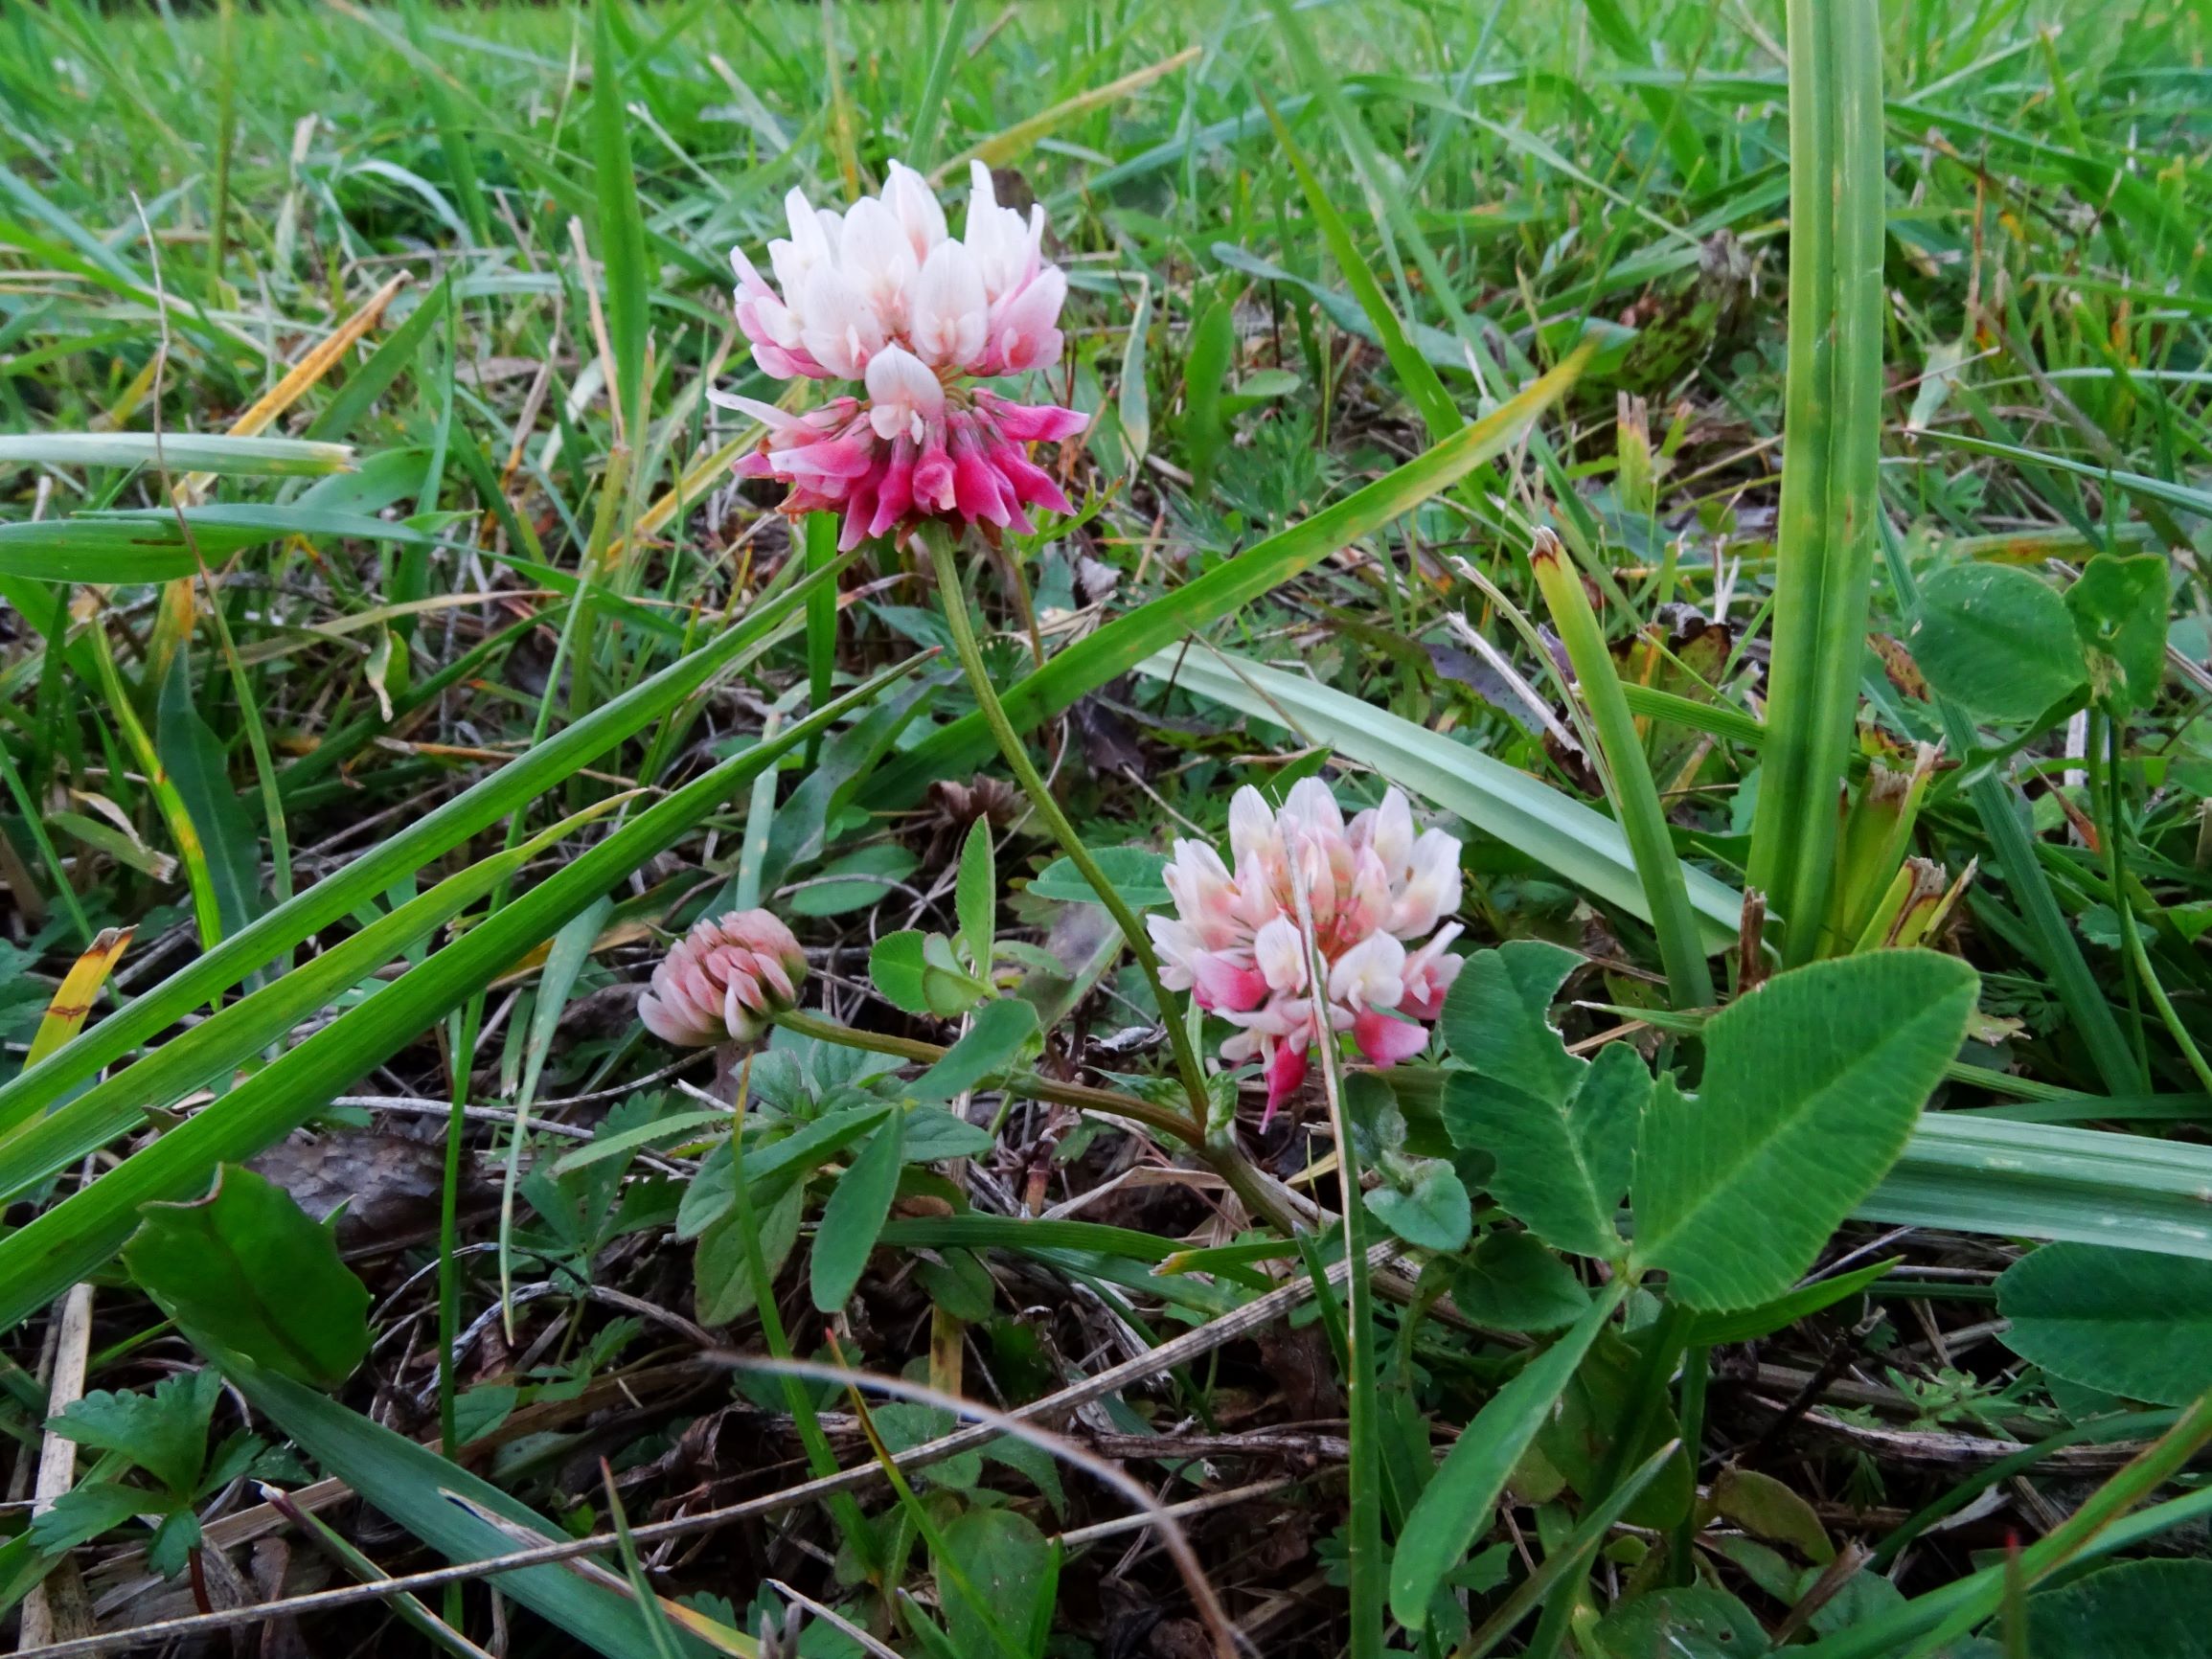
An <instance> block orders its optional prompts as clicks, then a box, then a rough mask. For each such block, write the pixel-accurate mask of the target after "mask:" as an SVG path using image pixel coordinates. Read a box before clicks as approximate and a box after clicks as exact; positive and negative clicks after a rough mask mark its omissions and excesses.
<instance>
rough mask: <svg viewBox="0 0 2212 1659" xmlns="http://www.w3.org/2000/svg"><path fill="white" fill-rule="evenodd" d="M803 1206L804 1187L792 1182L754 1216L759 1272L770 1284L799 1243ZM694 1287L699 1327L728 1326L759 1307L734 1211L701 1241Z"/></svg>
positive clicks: (694, 1260)
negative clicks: (758, 1247) (764, 1273)
mask: <svg viewBox="0 0 2212 1659" xmlns="http://www.w3.org/2000/svg"><path fill="white" fill-rule="evenodd" d="M806 1200H807V1189H806V1187H805V1185H804V1184H803V1183H797V1182H795V1183H793V1184H792V1185H791V1187H790V1188H789V1189H788V1190H787V1191H786V1193H784V1195H783V1196H782V1197H780V1198H778V1199H777V1200H776V1201H775V1202H774V1203H773V1204H771V1205H769V1206H768V1207H767V1209H766V1210H765V1211H761V1210H759V1209H755V1210H754V1211H753V1212H752V1219H753V1221H754V1223H755V1225H756V1226H757V1227H758V1228H759V1232H758V1234H757V1235H756V1237H757V1238H758V1239H759V1240H760V1251H761V1266H762V1268H763V1269H764V1271H765V1272H766V1273H767V1275H768V1279H769V1281H770V1282H771V1283H773V1282H774V1280H775V1277H776V1274H777V1272H778V1271H779V1270H780V1269H781V1268H782V1267H783V1265H784V1262H785V1261H786V1260H787V1258H788V1257H789V1256H790V1254H791V1246H792V1245H794V1244H796V1243H797V1242H798V1241H799V1220H800V1217H801V1216H803V1215H804V1214H805V1211H806ZM692 1281H693V1284H694V1286H695V1289H696V1307H697V1310H698V1319H699V1323H700V1324H701V1325H727V1324H729V1323H730V1321H732V1320H733V1319H742V1318H743V1317H744V1316H745V1315H746V1314H748V1313H750V1312H752V1310H753V1309H754V1308H755V1307H758V1306H759V1304H760V1285H759V1284H757V1283H756V1282H755V1281H754V1279H753V1268H752V1261H751V1253H750V1252H749V1251H748V1250H747V1249H746V1247H745V1235H744V1232H743V1229H742V1228H741V1226H740V1225H739V1220H738V1215H737V1212H736V1211H735V1209H733V1210H731V1211H730V1212H729V1213H728V1214H727V1215H725V1216H722V1218H721V1219H720V1220H718V1221H717V1222H716V1223H715V1224H714V1225H713V1226H711V1227H709V1228H708V1229H707V1230H706V1231H705V1232H704V1233H701V1234H700V1235H699V1242H698V1249H697V1251H696V1253H695V1254H694V1256H693V1258H692Z"/></svg>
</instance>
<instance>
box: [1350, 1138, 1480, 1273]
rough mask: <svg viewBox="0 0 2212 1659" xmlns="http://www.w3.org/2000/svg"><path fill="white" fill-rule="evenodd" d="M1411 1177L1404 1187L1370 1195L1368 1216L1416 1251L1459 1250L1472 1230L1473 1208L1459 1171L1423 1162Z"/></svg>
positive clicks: (1438, 1162) (1429, 1160) (1441, 1161)
mask: <svg viewBox="0 0 2212 1659" xmlns="http://www.w3.org/2000/svg"><path fill="white" fill-rule="evenodd" d="M1410 1173H1411V1179H1409V1180H1408V1181H1406V1182H1405V1184H1404V1185H1402V1186H1396V1185H1393V1186H1384V1187H1378V1188H1376V1189H1375V1190H1374V1191H1372V1192H1370V1193H1367V1194H1366V1198H1365V1202H1366V1205H1367V1211H1368V1214H1370V1215H1371V1216H1374V1217H1375V1218H1376V1219H1377V1220H1378V1221H1380V1222H1381V1223H1382V1224H1383V1225H1384V1226H1385V1227H1387V1228H1389V1229H1390V1230H1391V1232H1393V1233H1395V1234H1397V1235H1398V1237H1399V1238H1401V1239H1404V1240H1405V1241H1406V1242H1407V1243H1408V1244H1411V1245H1412V1246H1413V1247H1414V1248H1415V1249H1417V1250H1435V1251H1439V1252H1446V1251H1452V1250H1457V1249H1459V1248H1460V1247H1461V1246H1462V1245H1464V1244H1465V1243H1466V1242H1467V1237H1468V1234H1469V1233H1470V1232H1471V1231H1472V1229H1473V1225H1474V1206H1473V1204H1472V1203H1471V1201H1470V1200H1469V1198H1468V1195H1467V1187H1466V1185H1465V1184H1464V1183H1463V1182H1462V1181H1461V1180H1460V1178H1459V1173H1458V1171H1457V1170H1453V1169H1452V1167H1451V1166H1450V1165H1449V1164H1448V1163H1447V1162H1446V1161H1445V1160H1444V1159H1442V1158H1422V1159H1417V1160H1415V1161H1414V1163H1413V1168H1412V1170H1411V1171H1410Z"/></svg>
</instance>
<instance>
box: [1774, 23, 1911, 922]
mask: <svg viewBox="0 0 2212 1659" xmlns="http://www.w3.org/2000/svg"><path fill="white" fill-rule="evenodd" d="M1789 48H1790V371H1789V382H1788V390H1787V393H1786V396H1785V404H1786V407H1785V411H1784V417H1783V464H1782V509H1781V522H1780V525H1779V528H1778V531H1777V538H1776V554H1777V568H1776V577H1775V587H1774V619H1773V630H1772V637H1773V656H1772V661H1771V666H1770V668H1769V670H1768V680H1767V688H1768V689H1767V742H1766V747H1765V749H1764V750H1763V752H1762V753H1763V763H1762V765H1761V769H1760V774H1759V795H1758V804H1757V807H1756V808H1755V811H1754V816H1753V820H1752V830H1751V856H1750V866H1749V871H1748V875H1749V879H1750V885H1751V886H1753V887H1755V888H1757V889H1758V890H1759V891H1760V892H1762V893H1764V894H1766V895H1767V900H1768V903H1769V904H1770V905H1771V907H1772V911H1773V913H1774V914H1776V915H1778V916H1779V917H1780V918H1781V919H1782V921H1783V923H1784V943H1783V955H1784V957H1785V959H1786V960H1787V961H1788V962H1790V963H1792V964H1794V963H1799V962H1805V961H1808V960H1810V959H1811V958H1812V956H1813V952H1814V950H1815V948H1816V947H1817V945H1818V943H1819V934H1820V924H1821V920H1822V918H1824V917H1825V916H1826V915H1827V913H1828V896H1829V890H1830V887H1831V885H1832V883H1833V881H1834V875H1835V856H1836V795H1837V791H1838V790H1839V789H1840V788H1841V787H1842V785H1843V782H1844V767H1845V763H1846V760H1847V757H1848V754H1849V749H1850V743H1851V734H1852V728H1853V725H1854V723H1855V721H1856V720H1857V718H1858V714H1859V671H1860V669H1861V666H1862V665H1863V663H1864V662H1865V659H1866V623H1867V607H1868V602H1869V599H1870V596H1871V592H1872V585H1873V572H1874V549H1875V515H1876V513H1877V512H1878V511H1879V510H1880V504H1879V501H1878V498H1877V478H1876V462H1877V459H1878V457H1879V454H1880V441H1881V395H1882V383H1881V348H1882V338H1881V324H1882V284H1881V249H1882V231H1883V193H1884V190H1885V184H1884V180H1883V176H1882V165H1881V134H1882V105H1881V8H1880V6H1879V5H1878V4H1877V0H1790V39H1789Z"/></svg>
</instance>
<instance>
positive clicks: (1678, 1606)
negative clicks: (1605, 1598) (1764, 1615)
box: [1597, 1584, 1772, 1659]
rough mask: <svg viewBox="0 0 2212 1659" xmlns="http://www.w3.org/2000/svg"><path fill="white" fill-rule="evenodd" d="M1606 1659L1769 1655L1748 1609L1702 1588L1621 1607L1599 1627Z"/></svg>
mask: <svg viewBox="0 0 2212 1659" xmlns="http://www.w3.org/2000/svg"><path fill="white" fill-rule="evenodd" d="M1597 1639H1598V1647H1599V1650H1600V1651H1601V1652H1602V1653H1603V1654H1604V1655H1605V1659H1651V1656H1652V1655H1653V1654H1661V1653H1663V1654H1665V1655H1666V1659H1760V1655H1762V1654H1764V1653H1767V1652H1770V1651H1772V1648H1771V1647H1770V1646H1769V1644H1768V1643H1767V1631H1766V1628H1765V1626H1763V1625H1761V1624H1760V1623H1759V1620H1758V1618H1757V1616H1756V1615H1755V1614H1753V1613H1752V1611H1751V1609H1750V1608H1748V1607H1746V1606H1745V1605H1744V1603H1743V1602H1739V1601H1738V1600H1737V1599H1736V1598H1735V1597H1733V1596H1731V1595H1729V1594H1728V1592H1727V1591H1725V1590H1718V1589H1714V1588H1713V1587H1711V1586H1710V1585H1706V1584H1695V1585H1692V1586H1690V1587H1688V1588H1686V1589H1668V1590H1655V1591H1653V1592H1652V1593H1651V1594H1649V1595H1644V1596H1638V1597H1635V1598H1634V1599H1633V1600H1630V1601H1627V1602H1622V1603H1621V1604H1620V1605H1619V1606H1617V1607H1615V1608H1614V1609H1613V1610H1612V1611H1611V1612H1610V1613H1608V1614H1607V1615H1606V1617H1605V1620H1604V1622H1603V1623H1602V1624H1600V1625H1598V1629H1597Z"/></svg>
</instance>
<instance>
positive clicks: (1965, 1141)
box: [1853, 1112, 2212, 1260]
mask: <svg viewBox="0 0 2212 1659" xmlns="http://www.w3.org/2000/svg"><path fill="white" fill-rule="evenodd" d="M2208 1192H2212V1148H2204V1147H2201V1146H2196V1145H2193V1144H2191V1143H2189V1142H2186V1141H2162V1140H2155V1139H2153V1138H2152V1137H2150V1136H2146V1135H2122V1134H2114V1133H2112V1132H2110V1131H2109V1130H2103V1129H2077V1128H2072V1127H2068V1126H2066V1125H2060V1124H2023V1123H2018V1122H2015V1121H2010V1120H2006V1119H2002V1118H1985V1117H1981V1116H1979V1115H1978V1114H1977V1115H1975V1116H1973V1117H1968V1116H1966V1115H1964V1114H1961V1113H1952V1112H1930V1113H1927V1114H1926V1115H1925V1116H1923V1117H1922V1119H1921V1121H1920V1126H1919V1127H1918V1128H1916V1129H1915V1130H1914V1131H1913V1134H1912V1139H1911V1140H1910V1141H1908V1142H1907V1143H1906V1144H1905V1148H1904V1156H1902V1157H1900V1158H1899V1159H1898V1161H1897V1162H1896V1163H1895V1164H1894V1165H1892V1166H1891V1168H1890V1170H1889V1173H1888V1174H1887V1175H1885V1176H1884V1177H1882V1182H1881V1186H1879V1187H1877V1188H1876V1189H1875V1190H1874V1193H1873V1194H1872V1195H1871V1196H1870V1197H1868V1198H1867V1199H1866V1200H1865V1201H1864V1202H1862V1203H1860V1204H1859V1206H1858V1208H1857V1209H1856V1210H1854V1211H1853V1214H1854V1215H1856V1216H1859V1217H1860V1218H1861V1219H1863V1220H1868V1221H1885V1222H1890V1223H1894V1224H1897V1225H1902V1226H1914V1227H1937V1228H1945V1229H1949V1230H1950V1231H1954V1232H1960V1233H1982V1234H1988V1235H1993V1236H1995V1237H1997V1238H2027V1239H2066V1240H2069V1241H2072V1242H2076V1243H2084V1244H2109V1245H2112V1246H2113V1247H2114V1248H2116V1249H2123V1250H2155V1251H2159V1252H2162V1253H2164V1254H2166V1255H2170V1256H2195V1257H2199V1258H2202V1259H2206V1260H2212V1214H2208V1213H2207V1211H2206V1209H2205V1205H2204V1194H2205V1193H2208Z"/></svg>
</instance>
